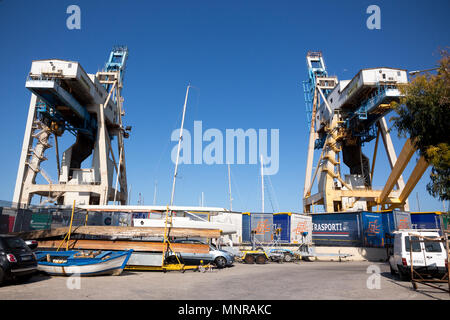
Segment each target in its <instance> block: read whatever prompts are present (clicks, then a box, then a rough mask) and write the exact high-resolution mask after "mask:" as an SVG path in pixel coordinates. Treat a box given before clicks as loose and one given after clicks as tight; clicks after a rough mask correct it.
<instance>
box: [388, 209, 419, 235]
mask: <svg viewBox="0 0 450 320" xmlns="http://www.w3.org/2000/svg"><path fill="white" fill-rule="evenodd" d="M381 216H382V221H383V229H384V232H385V233H389V234H392V233H393V232H394V231H396V230H400V229H411V228H412V226H411V214H410V213H409V212H405V211H388V212H382V213H381Z"/></svg>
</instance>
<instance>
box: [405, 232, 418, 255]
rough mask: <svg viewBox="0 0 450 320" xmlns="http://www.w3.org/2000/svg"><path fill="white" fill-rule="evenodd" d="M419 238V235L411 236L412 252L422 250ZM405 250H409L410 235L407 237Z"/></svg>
mask: <svg viewBox="0 0 450 320" xmlns="http://www.w3.org/2000/svg"><path fill="white" fill-rule="evenodd" d="M418 240H419V238H418V237H411V242H412V252H420V251H421V250H420V242H418ZM405 250H406V252H409V251H410V250H411V249H410V244H409V236H406V237H405Z"/></svg>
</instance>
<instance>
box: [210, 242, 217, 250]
mask: <svg viewBox="0 0 450 320" xmlns="http://www.w3.org/2000/svg"><path fill="white" fill-rule="evenodd" d="M209 247H210V248H211V250H217V247H216V246H215V245H214V244H212V243H211V244H210V245H209Z"/></svg>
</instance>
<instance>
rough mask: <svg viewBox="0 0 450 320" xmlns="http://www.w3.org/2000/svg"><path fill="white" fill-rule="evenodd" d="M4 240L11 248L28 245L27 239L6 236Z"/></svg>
mask: <svg viewBox="0 0 450 320" xmlns="http://www.w3.org/2000/svg"><path fill="white" fill-rule="evenodd" d="M3 240H4V242H5V243H6V246H7V247H9V248H10V249H19V248H25V247H26V244H25V241H23V240H22V239H20V238H4V239H3Z"/></svg>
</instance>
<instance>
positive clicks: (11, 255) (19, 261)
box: [0, 235, 37, 285]
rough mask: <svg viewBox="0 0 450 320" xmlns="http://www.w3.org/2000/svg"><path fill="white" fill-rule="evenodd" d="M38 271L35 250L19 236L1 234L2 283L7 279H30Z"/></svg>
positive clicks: (0, 282) (0, 269)
mask: <svg viewBox="0 0 450 320" xmlns="http://www.w3.org/2000/svg"><path fill="white" fill-rule="evenodd" d="M36 272H37V261H36V256H35V255H34V253H33V251H31V249H30V248H29V247H28V245H27V244H26V243H25V241H23V240H22V239H21V238H19V237H15V236H10V235H0V285H2V284H3V283H4V281H5V280H10V279H12V280H23V281H25V280H28V279H29V278H31V276H33V274H34V273H36Z"/></svg>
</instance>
